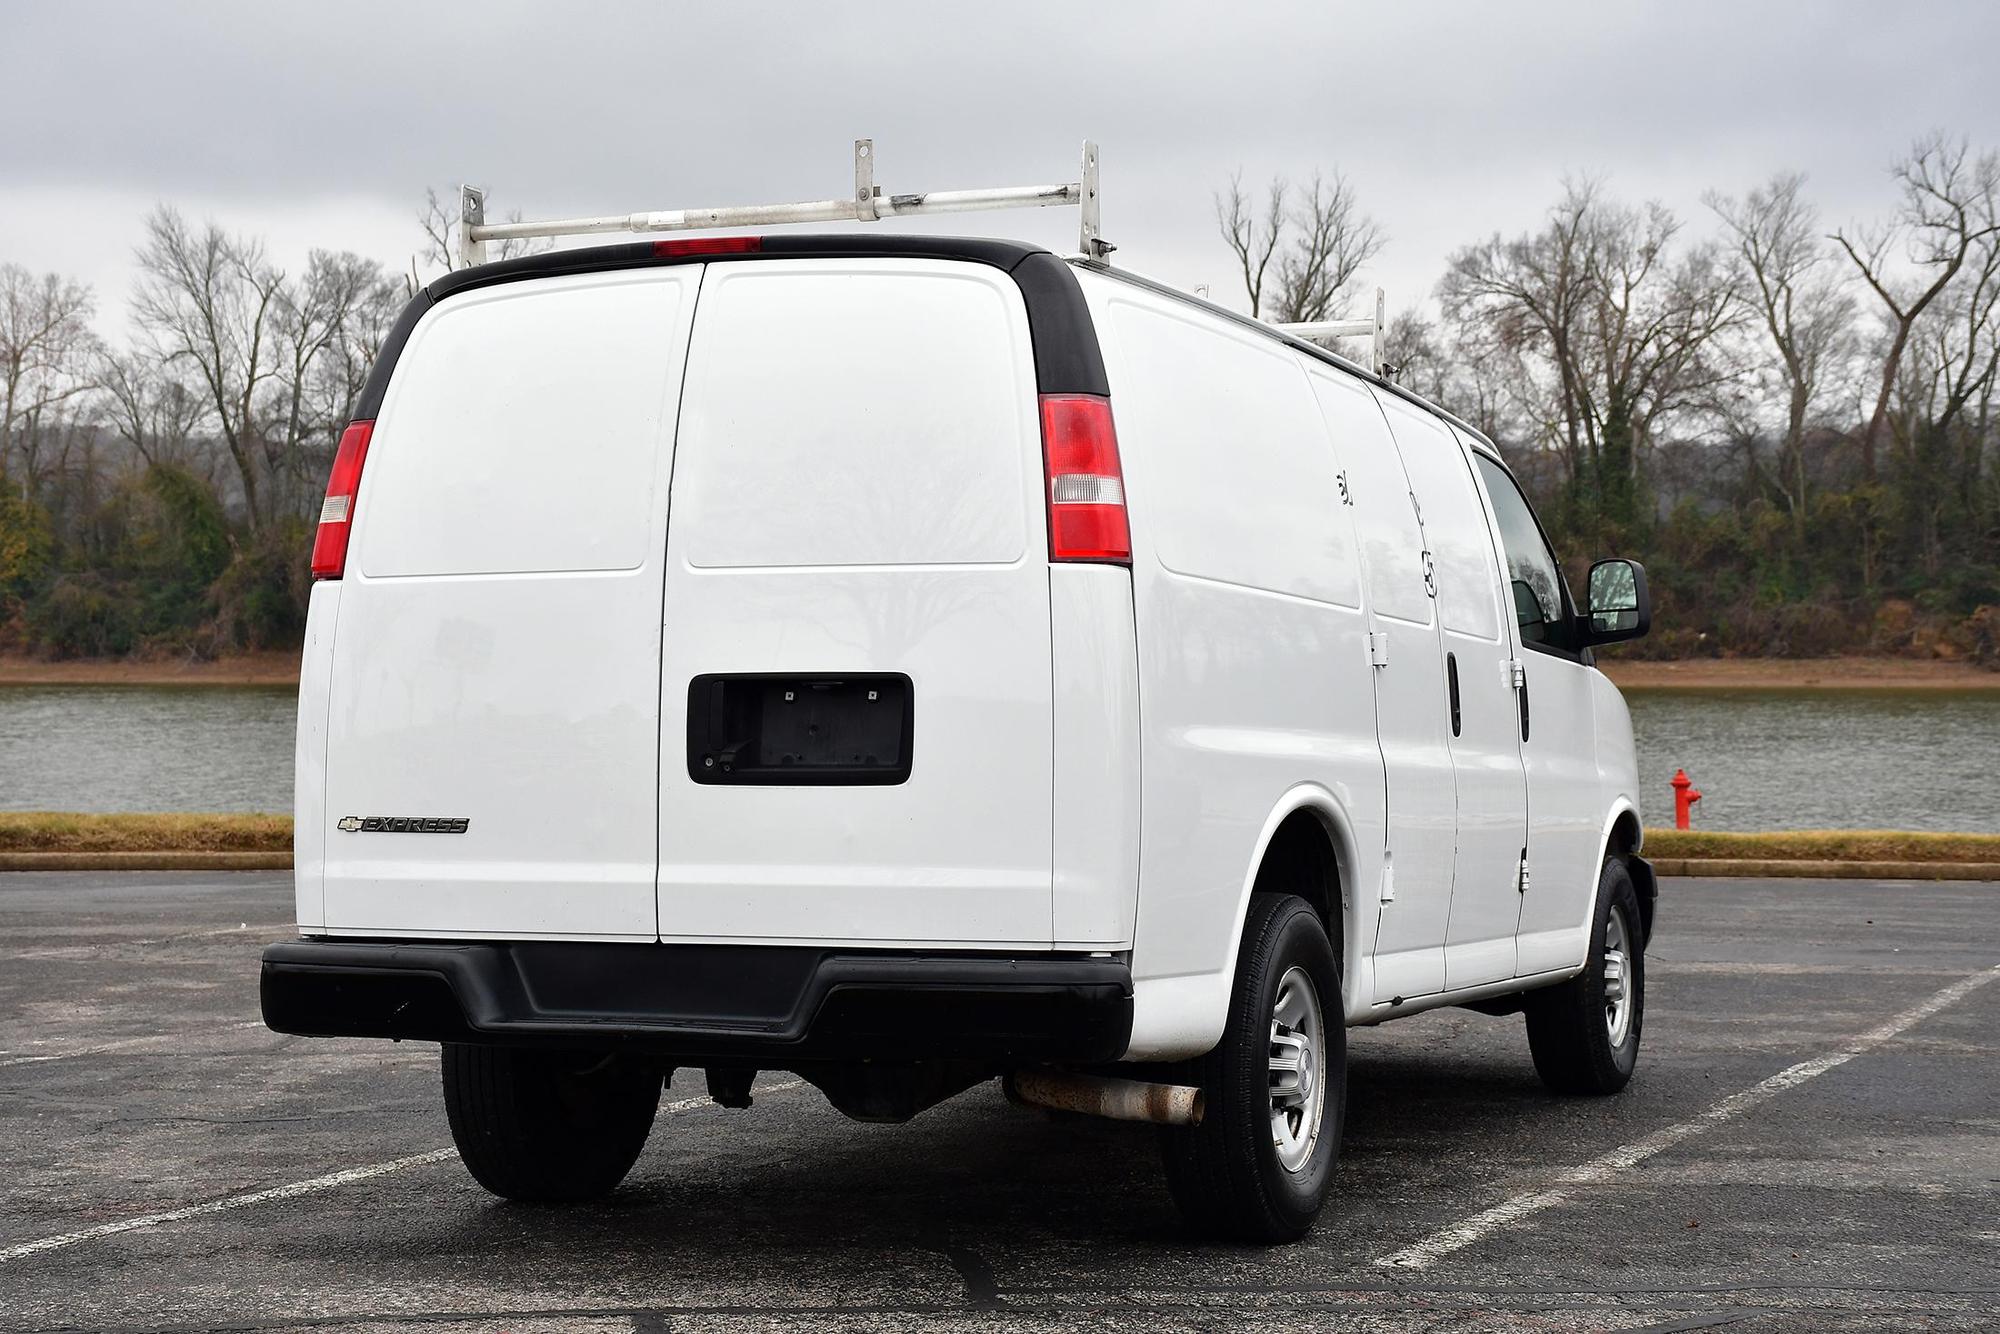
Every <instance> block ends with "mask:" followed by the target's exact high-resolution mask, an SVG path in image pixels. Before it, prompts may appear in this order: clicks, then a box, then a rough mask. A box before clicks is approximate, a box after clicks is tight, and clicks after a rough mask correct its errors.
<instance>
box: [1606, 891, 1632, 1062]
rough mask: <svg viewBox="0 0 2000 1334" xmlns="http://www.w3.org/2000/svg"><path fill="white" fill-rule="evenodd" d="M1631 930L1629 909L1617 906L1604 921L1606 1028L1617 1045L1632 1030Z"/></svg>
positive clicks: (1621, 1044) (1614, 1044)
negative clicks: (1626, 913) (1628, 923)
mask: <svg viewBox="0 0 2000 1334" xmlns="http://www.w3.org/2000/svg"><path fill="white" fill-rule="evenodd" d="M1630 940H1631V933H1630V930H1629V929H1628V927H1627V926H1626V923H1625V910H1624V909H1622V908H1613V909H1612V910H1611V916H1610V918H1609V919H1608V920H1606V922H1605V923H1604V964H1603V973H1604V1030H1605V1032H1606V1034H1607V1035H1609V1037H1610V1038H1611V1045H1612V1046H1614V1047H1620V1046H1623V1045H1624V1043H1625V1038H1626V1035H1627V1034H1629V1033H1630V1032H1631V1031H1632V986H1631V969H1632V959H1631V954H1630V949H1629V942H1630Z"/></svg>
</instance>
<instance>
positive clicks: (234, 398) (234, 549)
mask: <svg viewBox="0 0 2000 1334" xmlns="http://www.w3.org/2000/svg"><path fill="white" fill-rule="evenodd" d="M1706 210H1707V215H1706V216H1705V217H1704V218H1703V219H1701V222H1702V224H1703V225H1702V226H1701V227H1700V228H1698V229H1697V228H1690V227H1688V226H1687V225H1686V220H1684V219H1682V218H1679V217H1676V216H1675V215H1674V214H1673V213H1672V212H1670V211H1669V210H1667V209H1666V208H1664V207H1662V206H1661V205H1659V204H1653V203H1647V204H1633V203H1629V202H1626V201H1623V200H1621V199H1619V198H1617V197H1616V196H1615V195H1614V193H1613V192H1612V191H1611V190H1610V189H1609V188H1608V187H1607V186H1606V184H1605V183H1604V182H1602V181H1598V180H1578V181H1572V182H1570V183H1568V184H1567V185H1566V186H1565V188H1564V189H1563V191H1562V194H1561V197H1560V198H1559V199H1558V200H1557V202H1556V203H1555V205H1554V206H1553V207H1551V209H1550V210H1549V212H1548V214H1547V217H1546V219H1545V221H1544V222H1543V223H1542V224H1541V225H1540V226H1539V227H1537V228H1535V229H1534V230H1532V231H1529V232H1527V233H1524V234H1521V235H1517V236H1511V237H1509V236H1499V235H1495V236H1492V237H1490V238H1488V239H1486V240H1482V241H1478V242H1475V243H1473V244H1470V245H1467V246H1465V247H1463V248H1462V249H1460V250H1458V251H1456V252H1455V253H1453V254H1452V255H1451V256H1450V257H1449V260H1448V263H1447V266H1446V273H1445V277H1444V279H1443V280H1442V282H1441V283H1440V284H1439V287H1438V290H1437V292H1436V293H1435V296H1436V301H1435V311H1436V313H1435V314H1429V313H1425V312H1424V311H1414V312H1412V313H1408V314H1405V315H1403V316H1401V317H1400V318H1398V319H1396V320H1394V321H1393V322H1392V324H1391V328H1390V336H1389V338H1388V340H1387V343H1388V346H1387V348H1386V356H1387V359H1388V361H1389V362H1390V364H1391V365H1392V366H1393V367H1394V370H1395V373H1396V374H1397V375H1398V376H1399V378H1400V379H1401V380H1402V382H1403V383H1405V384H1408V385H1410V386H1412V387H1414V388H1415V389H1417V390H1418V391H1419V392H1421V393H1424V394H1426V395H1427V396H1429V397H1431V398H1433V399H1435V400H1437V401H1438V402H1440V403H1442V404H1444V405H1445V406H1447V407H1449V408H1451V409H1452V410H1454V411H1455V412H1457V413H1459V414H1460V415H1461V416H1463V417H1464V418H1466V419H1467V420H1468V421H1470V422H1472V423H1473V424H1474V425H1476V426H1478V427H1479V428H1480V429H1481V430H1483V431H1485V432H1486V433H1487V434H1488V435H1490V436H1491V437H1492V438H1493V439H1494V440H1495V441H1497V442H1498V443H1499V444H1500V446H1501V448H1502V449H1503V451H1505V453H1506V454H1507V456H1508V458H1509V459H1510V460H1511V461H1512V463H1513V464H1514V467H1515V469H1516V471H1517V472H1519V473H1520V475H1521V476H1522V477H1523V479H1524V480H1525V482H1526V483H1527V485H1528V487H1529V489H1530V491H1531V492H1532V493H1533V494H1534V496H1535V499H1536V501H1537V504H1538V507H1539V509H1540V510H1541V512H1542V515H1543V517H1544V519H1545V521H1546V522H1547V523H1548V525H1549V527H1550V529H1551V531H1552V535H1553V537H1554V539H1555V541H1556V544H1557V546H1558V548H1559V551H1560V554H1561V555H1562V556H1563V558H1564V561H1565V564H1566V566H1567V567H1568V568H1569V569H1570V570H1571V571H1572V572H1573V573H1574V572H1578V571H1580V570H1581V569H1582V568H1583V567H1584V566H1585V565H1587V563H1588V562H1589V560H1590V559H1591V558H1592V557H1594V556H1597V555H1602V554H1610V553H1614V552H1615V553H1618V554H1622V555H1629V556H1634V557H1637V558H1639V559H1641V560H1643V561H1645V562H1646V565H1647V569H1648V571H1649V572H1650V574H1651V575H1652V581H1653V591H1654V599H1655V607H1656V612H1657V616H1656V620H1655V625H1656V627H1657V628H1656V630H1655V632H1654V634H1653V636H1652V637H1651V638H1650V639H1648V640H1646V641H1643V642H1642V643H1641V644H1640V645H1638V646H1637V649H1638V651H1640V652H1646V653H1652V654H1655V655H1663V656H1696V655H1707V654H1774V655H1798V656H1807V655H1816V654H1824V653H1832V652H1841V651H1875V652H1889V653H1917V654H1924V655H1936V656H1947V657H1964V658H1970V659H1975V660H1979V661H1984V662H1988V663H2000V646H1997V645H1996V640H2000V469H1996V467H1995V462H1994V458H1993V455H1994V453H1995V449H1994V447H1995V445H1996V443H2000V442H1996V439H1995V437H1996V434H2000V423H1996V420H1995V415H1994V398H1995V392H1996V387H2000V384H1997V383H1996V381H2000V154H1996V153H1994V152H1992V151H1987V150H1980V149H1975V148H1974V147H1973V146H1971V145H1969V144H1968V143H1967V142H1965V141H1964V140H1960V139H1954V138H1951V137H1949V136H1946V135H1943V134H1934V135H1931V136H1929V137H1926V138H1924V139H1922V140H1919V141H1918V142H1917V143H1916V144H1914V145H1913V146H1912V148H1911V149H1910V151H1909V152H1908V153H1907V154H1905V155H1904V156H1903V157H1902V158H1900V159H1899V160H1898V161H1896V162H1895V163H1893V164H1892V165H1891V167H1890V171H1889V173H1888V176H1887V178H1886V188H1885V191H1884V200H1883V208H1882V211H1881V213H1880V214H1879V216H1877V217H1876V218H1874V219H1872V220H1869V221H1864V222H1861V223H1845V224H1840V225H1829V224H1828V223H1826V222H1824V221H1823V220H1822V219H1821V217H1820V216H1819V213H1818V211H1817V209H1816V208H1815V207H1814V205H1813V203H1812V201H1811V198H1810V193H1809V190H1808V187H1807V183H1806V182H1805V180H1804V179H1803V178H1802V177H1800V176H1798V175H1796V174H1793V173H1780V174H1778V175H1776V176H1773V177H1772V178H1771V179H1770V180H1769V181H1767V182H1765V183H1764V184H1762V185H1760V186H1758V187H1756V188H1754V189H1751V190H1749V191H1747V192H1745V193H1742V194H1735V195H1729V194H1720V193H1718V194H1712V195H1710V196H1709V197H1708V198H1707V200H1706ZM1216 215H1217V222H1218V224H1219V226H1220V228H1221V231H1222V234H1223V237H1224V239H1225V240H1226V241H1227V242H1228V244H1229V247H1230V250H1231V252H1232V254H1233V255H1234V256H1235V258H1236V260H1237V263H1238V265H1239V266H1240V270H1241V275H1242V282H1243V292H1244V297H1245V299H1246V301H1247V302H1248V304H1249V306H1250V307H1251V309H1252V310H1254V311H1256V312H1258V313H1260V314H1262V315H1264V316H1266V317H1267V318H1273V319H1283V320H1315V319H1325V318H1330V317H1334V316H1338V315H1342V314H1346V313H1348V312H1349V311H1350V310H1351V309H1352V308H1353V307H1354V305H1355V304H1356V297H1357V295H1358V294H1359V291H1360V286H1361V278H1362V275H1363V273H1364V271H1365V269H1366V266H1367V264H1368V263H1369V261H1370V260H1371V259H1372V258H1374V256H1375V255H1377V254H1378V253H1379V252H1380V250H1381V247H1382V245H1383V244H1384V242H1385V239H1386V238H1385V237H1384V235H1383V233H1382V230H1381V228H1380V227H1379V226H1377V225H1376V224H1375V223H1374V222H1373V221H1372V220H1371V219H1370V218H1369V217H1368V216H1367V215H1366V214H1365V213H1364V212H1363V211H1362V210H1361V208H1360V206H1359V203H1358V201H1357V199H1356V197H1355V194H1354V191H1353V189H1352V187H1351V186H1350V184H1349V183H1348V182H1347V181H1345V180H1344V179H1342V178H1341V177H1340V176H1339V175H1337V174H1335V175H1333V176H1332V177H1330V178H1328V177H1325V176H1315V177H1313V178H1312V179H1311V180H1310V181H1309V182H1307V183H1306V184H1305V185H1303V186H1292V185H1290V184H1288V183H1286V182H1284V181H1276V182H1273V183H1272V184H1271V185H1270V187H1269V188H1268V189H1267V190H1265V191H1263V192H1260V193H1258V194H1257V195H1256V196H1255V197H1251V196H1249V195H1246V193H1245V192H1244V190H1243V188H1242V184H1241V181H1240V179H1239V180H1237V181H1232V182H1231V183H1230V184H1229V186H1228V188H1227V189H1226V190H1225V191H1223V192H1222V193H1220V194H1219V195H1218V197H1217V200H1216ZM419 221H420V225H421V229H422V231H421V236H422V242H421V252H420V256H419V258H418V259H416V260H414V261H413V262H412V265H411V270H410V272H409V273H407V274H405V273H400V272H395V271H391V270H389V269H387V268H386V267H385V266H383V265H382V264H380V263H378V262H377V261H375V260H372V259H368V258H364V257H362V256H358V255H354V254H349V253H336V252H327V251H315V252H313V253H312V254H311V255H310V256H309V257H308V259H307V261H306V263H305V265H304V267H303V268H302V269H299V270H297V271H289V272H288V271H286V270H285V269H283V268H282V267H280V266H279V265H277V264H275V263H274V262H273V261H272V260H271V259H270V258H269V256H268V255H267V254H266V252H265V250H264V249H263V247H262V246H261V245H260V244H259V243H258V242H257V241H255V240H253V239H246V238H241V237H235V236H231V235H229V234H228V233H227V232H225V231H224V230H223V229H221V228H220V227H217V226H215V225H214V224H207V225H203V226H195V225H192V224H190V223H189V222H188V221H187V220H185V219H184V218H182V217H181V216H180V215H179V214H177V213H176V212H174V211H173V210H172V209H170V208H164V207H163V208H161V209H159V210H157V211H156V212H155V213H154V214H153V215H152V216H151V217H150V218H149V219H148V221H147V225H146V231H145V236H144V239H143V242H142V244H141V246H140V247H139V250H138V253H137V261H138V269H139V277H138V280H137V282H136V284H135V286H134V288H133V290H132V293H131V295H130V298H129V307H128V317H129V318H128V323H129V327H130V331H131V332H130V336H129V338H127V339H126V340H125V345H124V346H123V347H120V348H114V347H112V346H109V345H108V344H107V343H106V342H105V340H103V339H102V338H101V337H99V336H98V334H97V333H96V332H95V330H94V321H95V318H96V308H95V304H94V296H93V294H92V293H91V291H90V290H89V289H88V288H86V287H84V286H82V285H80V284H77V283H75V282H72V281H69V280H67V279H64V278H62V277H60V276H57V275H52V274H51V275H35V274H31V273H29V272H27V271H26V270H24V269H22V268H21V267H19V266H17V265H12V264H0V394H4V398H0V648H4V649H10V650H14V651H29V652H34V653H40V654H45V655H50V656H83V655H114V656H115V655H124V654H130V653H143V654H150V655H161V654H177V655H194V656H211V655H214V654H218V653H223V652H228V651H232V650H239V649H256V648H288V647H292V646H294V645H296V644H297V642H298V640H299V636H300V633H301V631H302V628H303V620H304V608H305V600H306V594H307V592H308V591H309V579H308V573H307V553H308V551H309V548H310V545H311V533H312V526H313V522H314V520H315V517H316V514H317V510H318V505H319V500H320V496H321V492H322V488H323V486H324V482H325V478H326V473H327V470H328V468H329V467H330V465H331V461H332V455H333V449H334V446H335V443H336V442H337V440H338V438H339V433H340V430H341V427H342V426H343V425H344V424H345V423H346V421H347V420H348V416H349V412H350V409H351V406H352V404H353V402H354V400H355V398H356V396H357V395H358V393H359V392H360V389H361V386H362V383H363V381H364V379H365V378H366V375H367V371H368V368H369V366H370V364H371V363H372V361H373V359H374V356H375V353H376V351H377V349H378V348H379V346H380V344H381V341H382V338H383V336H384V335H385V334H386V332H387V330H388V328H389V326H390V324H391V322H392V321H393V320H394V318H395V315H396V313H397V311H398V310H399V309H400V307H401V305H402V303H403V301H404V300H405V299H406V298H407V296H408V294H409V293H410V292H411V291H412V290H413V289H414V287H415V286H416V285H417V284H418V283H419V282H421V281H424V280H426V279H427V278H428V277H429V276H430V272H426V271H425V270H427V269H428V270H430V271H431V272H439V271H443V270H445V269H447V268H449V267H450V266H451V263H452V260H453V258H454V256H453V254H452V248H451V228H450V226H449V222H448V215H447V212H446V210H445V209H444V208H443V207H442V206H441V205H440V202H439V200H438V199H437V197H436V196H435V195H433V196H431V198H430V200H429V201H428V205H427V207H426V208H425V210H424V211H423V213H422V214H421V215H420V219H419ZM1696 231H1699V232H1700V233H1701V234H1700V235H1699V236H1696V235H1693V234H1692V233H1694V232H1696Z"/></svg>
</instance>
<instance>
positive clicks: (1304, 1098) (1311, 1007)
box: [1270, 968, 1326, 1172]
mask: <svg viewBox="0 0 2000 1334" xmlns="http://www.w3.org/2000/svg"><path fill="white" fill-rule="evenodd" d="M1325 1037H1326V1029H1325V1020H1324V1018H1323V1017H1322V1013H1321V1010H1320V1003H1319V993H1318V992H1317V991H1316V990H1315V989H1314V987H1313V984H1312V978H1311V977H1310V976H1308V975H1307V973H1306V971H1305V970H1304V969H1303V968H1291V969H1288V970H1287V971H1286V973H1285V975H1284V976H1283V977H1282V978H1280V979H1279V981H1278V995H1277V999H1276V1000H1275V1001H1274V1002H1273V1004H1272V1006H1271V1043H1270V1091H1271V1142H1272V1144H1273V1145H1274V1146H1275V1147H1276V1148H1277V1150H1278V1161H1279V1162H1280V1163H1281V1164H1283V1165H1284V1168H1285V1170H1286V1171H1288V1172H1297V1171H1300V1170H1302V1169H1303V1168H1304V1167H1305V1165H1306V1163H1307V1162H1308V1161H1309V1160H1310V1159H1311V1158H1312V1152H1313V1147H1314V1145H1315V1144H1316V1143H1317V1142H1318V1140H1319V1127H1320V1119H1321V1116H1322V1115H1323V1113H1324V1110H1325V1105H1326V1041H1325Z"/></svg>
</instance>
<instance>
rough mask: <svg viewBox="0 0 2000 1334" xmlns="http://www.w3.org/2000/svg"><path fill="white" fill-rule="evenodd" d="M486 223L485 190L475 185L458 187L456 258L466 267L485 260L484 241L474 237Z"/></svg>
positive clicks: (482, 262) (481, 238)
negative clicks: (475, 232) (476, 230)
mask: <svg viewBox="0 0 2000 1334" xmlns="http://www.w3.org/2000/svg"><path fill="white" fill-rule="evenodd" d="M485 225H486V192H485V191H484V190H482V189H480V188H479V187H478V186H476V185H461V186H459V187H458V260H459V263H460V264H463V265H464V266H465V267H467V268H471V267H472V266H473V265H474V264H484V263H485V262H486V241H485V239H484V238H483V237H477V238H476V237H474V235H473V232H474V230H475V229H477V228H480V227H484V226H485Z"/></svg>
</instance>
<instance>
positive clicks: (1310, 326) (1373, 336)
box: [1271, 287, 1388, 375]
mask: <svg viewBox="0 0 2000 1334" xmlns="http://www.w3.org/2000/svg"><path fill="white" fill-rule="evenodd" d="M1384 304H1385V303H1384V297H1383V293H1382V289H1381V288H1379V287H1378V288H1376V289H1375V318H1374V319H1372V320H1371V319H1359V320H1307V321H1305V322H1303V323H1299V324H1279V323H1278V322H1276V321H1275V320H1274V321H1272V322H1271V327H1272V328H1274V329H1282V330H1283V331H1284V332H1286V333H1288V334H1290V335H1292V337H1294V338H1304V339H1306V340H1308V341H1312V342H1317V341H1318V340H1319V339H1322V338H1366V339H1367V340H1368V369H1369V370H1371V371H1373V372H1375V374H1377V375H1382V374H1385V373H1386V372H1387V370H1388V365H1387V363H1386V362H1384V361H1383V360H1382V335H1383V333H1384V332H1385V331H1386V329H1387V328H1388V321H1387V317H1386V314H1385V311H1384Z"/></svg>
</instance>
